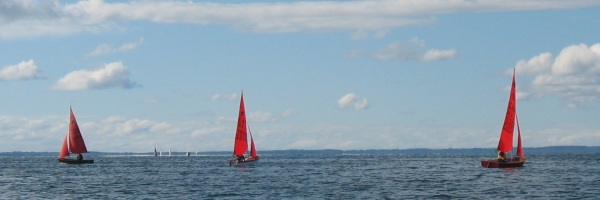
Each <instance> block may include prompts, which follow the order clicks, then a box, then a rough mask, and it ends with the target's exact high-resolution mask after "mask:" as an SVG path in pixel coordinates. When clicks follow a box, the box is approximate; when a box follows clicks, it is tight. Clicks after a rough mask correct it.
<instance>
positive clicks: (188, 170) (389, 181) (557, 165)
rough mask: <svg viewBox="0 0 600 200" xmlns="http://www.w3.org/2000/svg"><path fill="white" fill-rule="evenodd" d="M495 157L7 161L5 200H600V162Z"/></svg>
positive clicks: (0, 162)
mask: <svg viewBox="0 0 600 200" xmlns="http://www.w3.org/2000/svg"><path fill="white" fill-rule="evenodd" d="M494 156H495V155H494V154H493V153H490V154H467V155H461V154H349V155H347V154H323V155H319V154H308V155H302V154H294V155H291V154H288V155H286V154H273V155H269V154H264V155H262V158H261V160H260V163H259V164H257V165H255V166H248V167H232V166H228V165H227V164H226V161H227V159H229V158H230V157H229V156H226V155H192V156H189V157H187V156H162V157H154V156H140V155H126V154H125V155H92V156H87V157H86V158H88V157H92V158H93V159H95V163H94V164H84V165H68V164H60V163H58V162H57V161H56V155H54V154H52V155H37V154H34V155H29V154H26V153H24V154H23V153H21V154H14V155H13V154H3V155H2V156H0V191H1V192H0V198H1V199H31V198H33V199H80V198H91V199H463V198H464V199H487V198H491V199H531V198H535V199H599V198H600V154H598V153H595V154H531V155H527V157H528V162H527V163H525V167H523V168H514V169H486V168H483V167H481V166H480V160H481V159H486V158H491V157H494Z"/></svg>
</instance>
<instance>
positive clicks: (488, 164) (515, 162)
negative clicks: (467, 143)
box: [481, 70, 527, 168]
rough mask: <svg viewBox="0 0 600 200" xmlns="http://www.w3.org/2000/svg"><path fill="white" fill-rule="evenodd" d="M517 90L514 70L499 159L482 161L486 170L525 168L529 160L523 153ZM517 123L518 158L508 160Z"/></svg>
mask: <svg viewBox="0 0 600 200" xmlns="http://www.w3.org/2000/svg"><path fill="white" fill-rule="evenodd" d="M516 93H517V89H516V86H515V72H514V70H513V78H512V86H511V88H510V96H509V99H508V108H507V109H506V116H505V117H504V125H503V126H502V132H500V140H499V141H498V148H497V149H496V150H498V158H497V159H491V160H482V161H481V166H483V167H485V168H512V167H523V165H524V164H525V161H526V160H527V158H526V157H525V155H524V152H523V146H522V144H521V128H520V127H519V118H518V117H517V98H516ZM515 122H516V124H517V133H518V136H517V137H518V139H517V141H518V142H517V156H516V157H511V158H507V157H506V153H508V152H509V151H511V150H512V148H513V135H514V134H513V133H514V131H515Z"/></svg>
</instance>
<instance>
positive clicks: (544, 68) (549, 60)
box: [511, 43, 600, 107]
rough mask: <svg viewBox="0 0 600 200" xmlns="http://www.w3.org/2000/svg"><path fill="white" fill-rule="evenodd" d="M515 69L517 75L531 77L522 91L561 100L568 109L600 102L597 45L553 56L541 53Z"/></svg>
mask: <svg viewBox="0 0 600 200" xmlns="http://www.w3.org/2000/svg"><path fill="white" fill-rule="evenodd" d="M515 68H516V72H517V75H522V76H527V77H531V80H532V81H531V82H530V83H529V85H528V87H526V88H525V91H526V92H527V93H531V95H533V96H536V97H540V98H541V97H544V96H556V97H560V98H562V99H564V100H566V101H567V102H568V106H570V107H576V106H578V105H580V104H582V103H591V102H599V101H600V43H598V44H594V45H591V46H588V45H586V44H577V45H571V46H568V47H565V48H564V49H563V50H562V51H561V52H560V53H559V54H558V55H557V56H556V57H553V56H552V54H551V53H548V52H546V53H541V54H540V55H538V56H535V57H533V58H531V59H529V60H521V61H518V62H517V64H516V65H515ZM511 72H512V70H511ZM521 91H523V90H521Z"/></svg>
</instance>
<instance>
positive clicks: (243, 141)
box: [233, 93, 248, 156]
mask: <svg viewBox="0 0 600 200" xmlns="http://www.w3.org/2000/svg"><path fill="white" fill-rule="evenodd" d="M246 151H248V136H247V130H246V111H245V109H244V94H243V93H242V98H241V100H240V111H239V115H238V123H237V131H236V132H235V143H234V145H233V155H234V156H241V155H244V153H246Z"/></svg>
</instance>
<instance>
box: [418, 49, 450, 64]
mask: <svg viewBox="0 0 600 200" xmlns="http://www.w3.org/2000/svg"><path fill="white" fill-rule="evenodd" d="M456 55H458V51H457V50H456V49H448V50H439V49H429V50H427V52H425V55H423V60H424V61H433V60H442V59H448V58H454V57H456Z"/></svg>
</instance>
